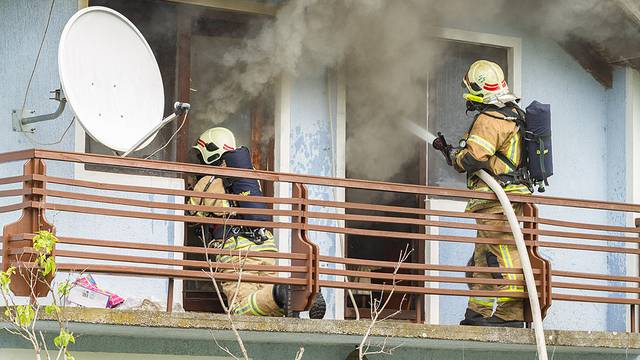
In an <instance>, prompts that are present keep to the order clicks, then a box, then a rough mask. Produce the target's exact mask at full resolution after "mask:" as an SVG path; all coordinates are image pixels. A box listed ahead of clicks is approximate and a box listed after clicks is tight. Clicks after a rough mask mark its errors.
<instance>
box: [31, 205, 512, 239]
mask: <svg viewBox="0 0 640 360" xmlns="http://www.w3.org/2000/svg"><path fill="white" fill-rule="evenodd" d="M32 206H34V207H37V208H41V209H49V210H57V211H70V212H77V213H85V214H86V213H88V214H95V215H104V216H117V217H127V218H141V219H151V220H164V221H178V222H188V223H196V224H200V223H206V224H218V225H225V224H226V225H229V226H231V225H239V226H250V227H266V228H283V229H295V230H302V229H306V230H310V231H322V232H330V233H337V234H352V235H363V236H375V237H387V238H403V239H414V240H437V241H456V242H471V243H477V242H478V240H477V239H476V238H475V237H468V241H465V238H464V237H447V236H442V235H430V234H422V233H405V232H394V231H382V230H368V229H352V228H341V227H332V226H320V225H308V224H300V223H282V222H269V221H249V220H239V219H222V218H214V217H201V216H187V215H172V214H158V213H148V212H140V211H130V210H117V209H104V208H94V207H87V206H77V205H67V204H52V203H41V202H32ZM495 240H497V241H499V243H502V244H511V243H513V240H509V239H495ZM485 241H486V240H485ZM490 241H493V239H491V240H490Z"/></svg>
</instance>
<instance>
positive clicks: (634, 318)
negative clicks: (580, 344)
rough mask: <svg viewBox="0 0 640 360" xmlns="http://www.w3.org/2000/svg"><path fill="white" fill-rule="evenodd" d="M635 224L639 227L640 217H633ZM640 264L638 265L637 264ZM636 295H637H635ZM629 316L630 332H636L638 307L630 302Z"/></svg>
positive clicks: (639, 269)
mask: <svg viewBox="0 0 640 360" xmlns="http://www.w3.org/2000/svg"><path fill="white" fill-rule="evenodd" d="M635 225H636V228H639V227H640V218H636V219H635ZM638 258H640V257H636V259H638ZM638 263H639V264H640V261H638ZM637 266H640V265H637ZM638 271H639V272H640V267H639V268H638ZM636 297H637V296H636ZM629 318H630V321H629V322H630V323H631V324H630V325H631V329H630V330H631V332H632V333H635V332H638V307H637V306H636V305H634V304H631V306H629Z"/></svg>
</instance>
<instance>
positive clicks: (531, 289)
mask: <svg viewBox="0 0 640 360" xmlns="http://www.w3.org/2000/svg"><path fill="white" fill-rule="evenodd" d="M404 125H405V127H406V128H407V129H409V130H410V131H411V132H412V133H414V134H415V135H416V136H418V137H420V138H422V139H424V140H425V141H426V142H428V143H429V144H432V145H433V143H434V141H435V142H436V143H438V141H441V142H444V144H440V145H441V146H445V147H446V146H448V145H447V144H446V141H444V137H443V136H442V135H441V134H438V136H435V135H433V134H432V133H430V132H429V131H427V130H426V129H423V128H421V127H420V126H418V125H416V124H414V123H412V122H409V121H405V122H404ZM475 175H477V176H478V177H479V178H480V179H481V180H482V181H484V182H485V183H486V184H487V185H488V186H489V187H490V188H491V190H493V192H494V193H495V194H496V196H497V197H498V201H500V205H502V209H503V212H504V214H505V216H506V217H507V220H508V222H509V227H510V228H511V232H512V233H513V238H514V239H515V242H516V248H517V249H518V255H519V256H520V262H521V263H522V272H523V273H524V280H525V284H526V285H527V293H528V295H529V304H530V305H531V315H532V317H533V329H534V331H535V336H536V347H537V350H538V359H539V360H547V359H548V358H547V344H546V342H545V338H544V328H543V327H542V312H541V310H540V302H539V299H538V289H537V288H536V283H535V278H534V277H533V270H532V268H531V262H530V261H529V255H528V253H527V247H526V245H525V243H524V236H523V235H522V230H521V229H520V224H519V223H518V218H517V217H516V213H515V211H513V206H512V205H511V202H510V201H509V198H508V197H507V194H506V193H505V192H504V189H503V188H502V186H500V184H498V182H497V181H496V180H495V179H494V178H493V177H492V176H491V175H489V174H488V173H487V172H486V171H484V170H478V171H476V172H475Z"/></svg>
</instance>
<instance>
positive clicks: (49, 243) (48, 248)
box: [33, 230, 58, 255]
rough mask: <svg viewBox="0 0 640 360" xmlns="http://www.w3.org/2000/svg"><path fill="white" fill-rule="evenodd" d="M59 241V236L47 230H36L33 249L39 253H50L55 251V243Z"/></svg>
mask: <svg viewBox="0 0 640 360" xmlns="http://www.w3.org/2000/svg"><path fill="white" fill-rule="evenodd" d="M57 242H58V238H57V237H56V236H55V235H53V234H52V233H51V232H49V231H47V230H41V231H38V232H36V236H34V237H33V249H34V250H36V251H37V252H39V253H42V254H45V255H50V254H51V252H53V247H54V245H55V244H56V243H57Z"/></svg>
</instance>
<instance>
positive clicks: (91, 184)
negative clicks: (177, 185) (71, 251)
mask: <svg viewBox="0 0 640 360" xmlns="http://www.w3.org/2000/svg"><path fill="white" fill-rule="evenodd" d="M33 178H34V179H35V180H38V181H45V182H50V183H54V184H58V185H67V186H78V187H84V188H91V189H98V190H110V191H121V192H133V193H142V194H154V195H167V196H180V197H192V196H193V197H199V198H206V199H221V200H234V201H237V200H240V201H254V202H260V203H270V204H294V205H295V204H301V203H303V201H304V200H303V199H295V198H276V197H267V196H245V195H235V194H213V193H206V192H199V191H193V190H179V189H167V188H159V187H149V186H134V185H120V184H109V183H101V182H95V181H87V180H76V179H67V178H61V177H54V176H44V175H38V174H34V175H33Z"/></svg>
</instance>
